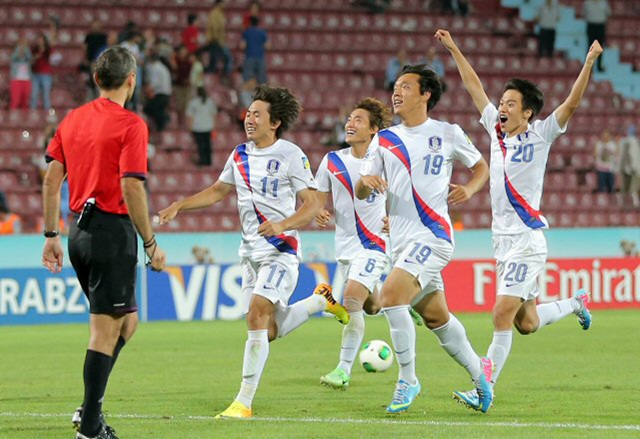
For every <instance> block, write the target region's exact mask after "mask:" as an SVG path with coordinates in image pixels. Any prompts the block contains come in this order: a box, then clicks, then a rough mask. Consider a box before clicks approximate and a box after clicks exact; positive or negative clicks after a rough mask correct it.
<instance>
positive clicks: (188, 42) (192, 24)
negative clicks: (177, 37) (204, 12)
mask: <svg viewBox="0 0 640 439" xmlns="http://www.w3.org/2000/svg"><path fill="white" fill-rule="evenodd" d="M197 21H198V16H197V15H196V14H194V13H191V14H189V15H188V16H187V27H185V28H184V30H183V31H182V35H181V39H182V44H183V45H184V47H186V48H187V51H188V52H189V53H195V52H196V51H197V50H198V48H199V47H200V28H198V26H197V25H196V22H197Z"/></svg>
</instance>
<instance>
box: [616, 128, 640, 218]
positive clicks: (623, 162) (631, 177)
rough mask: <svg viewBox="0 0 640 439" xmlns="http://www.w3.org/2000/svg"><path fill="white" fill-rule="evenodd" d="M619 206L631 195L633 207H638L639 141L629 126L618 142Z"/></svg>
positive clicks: (639, 195) (639, 194) (639, 186)
mask: <svg viewBox="0 0 640 439" xmlns="http://www.w3.org/2000/svg"><path fill="white" fill-rule="evenodd" d="M620 157H621V159H620V177H621V178H620V179H621V189H622V196H621V204H622V205H623V206H624V205H625V204H624V201H625V200H624V198H625V196H627V195H631V202H632V204H633V207H635V208H638V207H640V140H638V137H637V136H636V128H635V126H633V125H629V127H628V128H627V135H626V137H623V138H622V139H621V140H620Z"/></svg>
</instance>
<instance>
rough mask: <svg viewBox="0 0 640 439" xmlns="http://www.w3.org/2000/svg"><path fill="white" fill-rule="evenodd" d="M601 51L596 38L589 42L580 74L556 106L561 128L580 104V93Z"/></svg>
mask: <svg viewBox="0 0 640 439" xmlns="http://www.w3.org/2000/svg"><path fill="white" fill-rule="evenodd" d="M601 53H602V47H601V46H600V43H599V42H598V41H597V40H596V41H594V42H593V44H591V47H590V48H589V52H588V53H587V58H586V59H585V61H584V64H583V65H582V70H580V74H579V75H578V78H577V79H576V82H574V83H573V87H571V93H569V96H568V97H567V99H566V100H565V101H564V102H563V103H562V104H560V106H559V107H558V108H556V111H555V115H556V119H557V120H558V124H559V125H560V127H561V128H564V127H565V125H566V124H567V122H569V119H571V116H573V113H575V111H576V110H577V109H578V107H579V106H580V101H581V100H582V95H584V91H585V90H586V88H587V84H588V83H589V77H590V76H591V68H592V67H593V64H594V63H595V62H596V59H598V57H599V56H600V54H601Z"/></svg>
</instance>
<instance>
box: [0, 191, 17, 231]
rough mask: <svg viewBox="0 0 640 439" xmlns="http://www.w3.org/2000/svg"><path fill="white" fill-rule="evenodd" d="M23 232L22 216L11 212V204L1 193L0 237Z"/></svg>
mask: <svg viewBox="0 0 640 439" xmlns="http://www.w3.org/2000/svg"><path fill="white" fill-rule="evenodd" d="M21 232H22V223H21V218H20V215H18V214H15V213H13V212H11V210H9V203H7V199H6V197H5V195H4V193H3V192H0V235H14V234H17V233H21Z"/></svg>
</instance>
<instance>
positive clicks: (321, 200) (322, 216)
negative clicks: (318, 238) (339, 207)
mask: <svg viewBox="0 0 640 439" xmlns="http://www.w3.org/2000/svg"><path fill="white" fill-rule="evenodd" d="M316 197H318V204H319V205H320V210H319V211H318V214H317V215H316V219H315V221H316V225H317V226H318V227H321V228H323V229H324V228H325V227H327V224H328V223H329V220H331V212H329V211H328V210H327V209H325V207H324V206H326V205H327V200H328V199H329V192H320V191H318V192H316Z"/></svg>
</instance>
